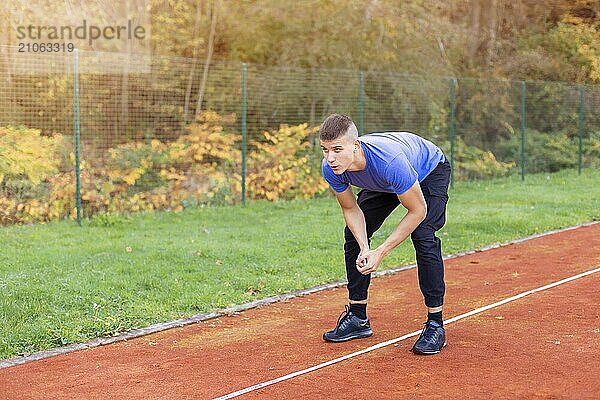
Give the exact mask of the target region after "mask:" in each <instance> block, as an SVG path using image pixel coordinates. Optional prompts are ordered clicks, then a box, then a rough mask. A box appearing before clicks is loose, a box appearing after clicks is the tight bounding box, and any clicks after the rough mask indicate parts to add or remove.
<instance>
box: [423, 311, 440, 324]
mask: <svg viewBox="0 0 600 400" xmlns="http://www.w3.org/2000/svg"><path fill="white" fill-rule="evenodd" d="M427 320H428V321H429V320H434V321H435V322H438V323H439V324H440V325H444V320H443V318H442V312H441V311H438V312H435V313H430V312H428V313H427Z"/></svg>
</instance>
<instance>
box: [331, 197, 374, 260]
mask: <svg viewBox="0 0 600 400" xmlns="http://www.w3.org/2000/svg"><path fill="white" fill-rule="evenodd" d="M335 195H336V197H337V201H338V203H340V207H341V208H342V213H343V214H344V219H345V220H346V225H347V226H348V228H349V229H350V231H351V232H352V234H353V235H354V237H355V238H356V241H357V242H358V245H359V246H360V249H361V252H364V251H366V250H368V249H369V241H368V240H367V226H366V223H365V216H364V214H363V212H362V210H361V209H360V207H359V206H358V203H357V202H356V197H355V196H354V193H352V188H351V187H350V186H348V188H347V189H346V190H344V191H343V192H340V193H336V194H335Z"/></svg>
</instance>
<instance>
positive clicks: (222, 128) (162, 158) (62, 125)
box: [0, 47, 600, 224]
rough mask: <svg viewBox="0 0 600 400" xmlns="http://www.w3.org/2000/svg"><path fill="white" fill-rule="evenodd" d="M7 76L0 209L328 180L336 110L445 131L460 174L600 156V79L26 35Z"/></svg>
mask: <svg viewBox="0 0 600 400" xmlns="http://www.w3.org/2000/svg"><path fill="white" fill-rule="evenodd" d="M137 63H140V64H142V63H143V64H144V66H145V67H147V66H149V68H146V72H145V73H141V72H139V71H141V70H142V69H141V68H137V66H138V65H137ZM92 66H93V69H92ZM99 67H101V68H99ZM0 78H1V79H0V94H1V97H0V99H1V101H2V107H0V224H9V223H16V222H43V221H47V220H50V219H57V218H64V217H67V216H72V217H76V216H77V213H76V209H77V208H78V207H77V193H78V194H79V196H80V197H79V198H80V201H81V207H80V211H81V214H80V215H79V216H80V217H81V216H83V217H89V216H92V215H94V214H98V213H102V214H105V213H112V212H135V211H140V210H151V209H176V210H178V209H182V208H185V207H188V206H198V205H201V204H222V203H238V202H243V201H245V200H246V198H248V199H258V198H267V199H270V200H273V199H278V198H287V197H286V193H292V194H293V196H295V197H310V196H314V195H319V194H322V193H327V188H326V186H323V185H322V180H321V179H320V178H319V176H320V161H321V158H322V156H321V154H320V148H319V143H318V133H317V132H316V130H314V129H312V130H311V127H317V126H318V125H319V124H320V122H321V121H322V120H323V119H324V118H325V117H326V116H327V115H329V114H330V113H333V112H338V113H345V114H348V115H350V116H351V117H352V118H353V119H354V120H355V122H356V123H357V125H358V127H359V131H360V132H361V133H362V134H365V133H368V132H376V131H412V132H415V133H417V134H419V135H421V136H423V137H425V138H428V139H430V140H432V141H434V142H435V143H436V144H438V145H440V146H441V147H442V148H443V149H444V151H445V152H446V154H447V156H448V157H450V158H451V159H452V160H451V161H452V163H453V167H454V168H453V182H455V183H458V182H461V181H465V180H472V179H485V178H493V177H497V176H505V175H509V174H520V175H521V176H522V178H523V179H525V180H526V176H527V174H530V173H541V172H555V171H559V170H561V169H566V168H578V169H580V170H581V169H582V168H590V167H593V168H597V167H598V166H600V144H599V143H600V115H599V114H598V112H597V110H598V109H600V86H599V85H578V84H574V83H567V82H521V81H509V80H483V79H470V78H469V79H467V78H453V77H436V76H415V75H407V74H402V73H394V72H377V71H353V70H340V69H301V68H286V67H272V66H261V65H250V64H248V65H246V64H242V63H235V62H220V61H219V62H212V63H210V65H206V64H204V63H202V62H200V61H198V60H192V59H187V58H176V57H161V56H153V57H152V58H151V59H150V60H148V59H140V58H138V57H137V56H136V55H132V54H120V53H118V54H117V53H98V52H85V51H74V52H71V53H69V52H65V53H44V54H42V53H19V52H18V49H17V48H13V47H0ZM76 110H77V111H78V112H76ZM207 112H210V113H207ZM282 124H286V125H288V126H292V127H293V126H297V125H302V124H307V125H306V126H302V127H301V128H297V129H296V130H293V129H292V130H291V131H290V130H288V131H286V130H285V129H283V130H282V129H280V128H281V126H282ZM265 132H270V134H267V135H265ZM76 145H77V146H76ZM78 160H80V161H79V167H80V170H79V173H76V168H75V164H76V162H77V161H78ZM302 182H305V184H303V183H302Z"/></svg>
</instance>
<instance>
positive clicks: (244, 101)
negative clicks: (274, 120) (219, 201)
mask: <svg viewBox="0 0 600 400" xmlns="http://www.w3.org/2000/svg"><path fill="white" fill-rule="evenodd" d="M246 74H247V68H246V63H242V205H246V152H247V149H246V147H247V145H246V136H247V128H246V114H247V112H248V99H247V93H246Z"/></svg>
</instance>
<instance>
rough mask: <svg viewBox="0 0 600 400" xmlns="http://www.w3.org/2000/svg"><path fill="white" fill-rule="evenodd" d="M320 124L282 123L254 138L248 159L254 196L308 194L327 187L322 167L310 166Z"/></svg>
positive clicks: (270, 198) (257, 197)
mask: <svg viewBox="0 0 600 400" xmlns="http://www.w3.org/2000/svg"><path fill="white" fill-rule="evenodd" d="M318 130H319V128H309V127H308V124H302V125H296V126H288V125H282V126H281V127H280V128H279V130H277V131H272V132H264V133H263V136H264V138H265V140H264V142H257V141H254V142H253V143H252V145H253V146H254V147H255V151H253V152H251V153H250V156H249V161H248V176H247V181H248V193H249V196H250V197H251V198H254V199H267V200H279V199H295V198H310V197H313V196H314V195H315V194H318V193H321V192H323V191H325V190H326V189H327V187H328V185H327V183H326V182H325V180H324V179H323V178H322V177H321V169H320V168H314V166H312V167H311V161H312V158H311V157H314V156H313V154H314V153H315V152H314V148H313V145H312V139H313V136H314V135H315V134H316V133H317V132H318Z"/></svg>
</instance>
